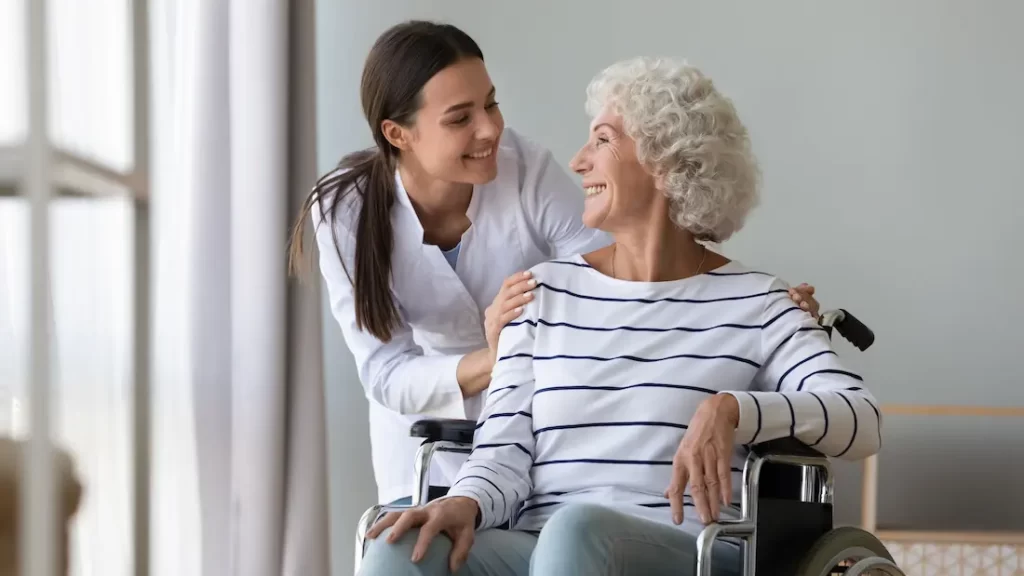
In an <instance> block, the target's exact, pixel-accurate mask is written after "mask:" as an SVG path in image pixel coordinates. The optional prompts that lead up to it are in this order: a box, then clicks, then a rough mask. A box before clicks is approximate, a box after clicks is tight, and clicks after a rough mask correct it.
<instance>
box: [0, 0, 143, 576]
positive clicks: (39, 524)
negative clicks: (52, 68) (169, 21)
mask: <svg viewBox="0 0 1024 576" xmlns="http://www.w3.org/2000/svg"><path fill="white" fill-rule="evenodd" d="M24 1H25V2H26V10H25V18H26V20H25V23H26V34H25V42H26V48H27V50H26V58H27V67H26V71H27V78H26V89H27V91H28V101H27V104H28V117H29V118H28V120H29V123H28V131H27V134H26V139H25V142H24V144H23V145H14V146H0V197H16V198H25V199H27V200H28V203H29V239H30V240H29V251H30V253H29V262H30V281H31V285H32V288H33V289H32V290H30V291H29V292H30V302H31V303H30V314H31V316H30V322H29V333H30V337H29V341H28V356H29V380H28V386H27V400H28V404H29V409H30V411H31V418H30V419H31V422H30V429H29V439H28V442H27V446H28V454H27V465H26V466H24V467H23V476H22V482H23V485H24V486H26V487H27V490H25V491H24V492H23V496H24V497H23V498H22V501H23V502H22V516H21V517H22V518H25V519H26V521H25V522H22V523H21V526H20V527H19V529H20V530H21V536H20V542H21V559H22V560H21V561H22V567H21V572H22V573H24V574H43V573H47V574H50V573H56V572H55V568H57V566H56V565H55V564H54V562H55V560H54V559H55V558H58V557H60V554H57V553H56V552H57V550H55V549H54V547H55V546H56V542H57V541H59V539H55V538H52V537H47V536H48V535H51V534H56V533H57V532H55V530H57V529H58V526H57V524H56V520H57V516H56V512H57V506H56V495H57V494H58V492H57V491H55V490H52V489H48V487H53V485H54V482H55V480H56V478H55V474H54V473H55V470H54V468H53V459H52V458H47V457H46V455H47V454H48V453H49V452H50V450H51V449H52V448H53V441H52V434H53V430H52V425H51V418H50V412H51V404H52V402H51V399H50V398H51V389H52V381H51V373H50V372H51V371H50V359H51V354H52V351H51V348H52V345H51V344H52V343H51V341H50V338H49V331H48V330H47V329H46V328H47V327H48V326H50V323H51V318H50V315H51V313H50V298H51V296H50V294H51V289H50V286H51V285H50V281H51V271H50V258H49V250H50V242H49V234H48V231H49V229H50V215H49V210H48V208H49V206H50V203H51V202H52V201H53V200H56V199H59V198H62V197H65V198H66V197H91V198H105V197H110V196H120V197H127V198H128V199H129V200H130V202H131V204H132V209H133V210H132V212H133V215H134V217H133V229H132V232H131V234H132V243H133V250H132V253H133V256H132V258H133V277H132V293H133V304H132V312H131V314H132V332H131V337H132V344H133V352H132V382H131V387H132V401H131V406H132V417H131V434H132V438H131V439H130V441H131V446H132V448H131V453H132V460H133V461H132V473H131V485H132V503H131V513H130V517H131V519H132V520H131V521H132V527H131V530H130V533H131V534H132V535H133V536H132V548H133V550H132V558H131V560H132V565H133V566H134V569H133V573H134V574H135V576H146V575H148V574H149V562H150V506H151V502H150V485H149V482H150V467H151V462H150V454H151V437H152V436H151V425H150V397H151V396H150V366H151V360H150V354H151V350H150V341H151V328H150V326H151V317H152V316H151V315H152V310H151V288H150V286H151V284H150V278H151V246H152V241H151V233H150V201H149V200H150V196H149V192H150V38H149V36H150V34H149V33H150V29H149V26H150V21H149V2H148V0H129V5H130V6H129V14H130V26H129V34H130V36H131V39H130V42H129V47H130V48H131V50H132V70H133V74H132V94H131V101H132V103H133V110H132V114H133V116H134V118H133V120H134V122H133V132H132V138H133V140H134V141H133V142H132V147H133V150H134V162H133V167H132V169H131V171H129V172H120V171H118V170H114V169H111V168H109V167H107V166H104V165H103V164H102V163H100V162H97V161H96V160H92V159H89V158H85V157H83V156H81V155H78V154H74V153H71V152H68V151H65V150H61V149H58V148H55V147H54V146H53V144H52V142H50V141H49V138H48V118H47V116H48V109H47V103H48V102H49V99H48V95H49V86H47V84H48V81H47V78H48V68H49V66H48V64H49V61H48V56H49V55H48V53H47V52H48V50H49V46H48V43H47V42H48V38H47V5H48V2H47V1H46V0H24Z"/></svg>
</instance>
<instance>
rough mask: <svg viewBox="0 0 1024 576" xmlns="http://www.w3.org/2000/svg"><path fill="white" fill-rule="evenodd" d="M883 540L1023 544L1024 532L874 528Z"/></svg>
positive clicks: (925, 542)
mask: <svg viewBox="0 0 1024 576" xmlns="http://www.w3.org/2000/svg"><path fill="white" fill-rule="evenodd" d="M875 536H878V539H879V540H881V541H883V542H909V543H915V544H916V543H921V544H1001V545H1006V546H1024V532H939V531H929V530H884V529H883V530H876V531H875Z"/></svg>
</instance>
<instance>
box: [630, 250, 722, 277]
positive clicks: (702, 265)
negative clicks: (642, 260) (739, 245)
mask: <svg viewBox="0 0 1024 576" xmlns="http://www.w3.org/2000/svg"><path fill="white" fill-rule="evenodd" d="M618 252H619V243H618V242H616V243H615V244H612V278H615V279H616V280H617V279H618V278H619V277H618V276H616V275H615V255H616V254H618ZM707 259H708V247H707V246H706V245H705V246H704V255H703V256H701V258H700V264H698V265H697V269H696V270H695V271H694V272H693V275H694V276H696V275H697V274H700V269H701V268H703V267H704V261H705V260H707Z"/></svg>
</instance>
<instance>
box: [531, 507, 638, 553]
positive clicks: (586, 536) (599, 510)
mask: <svg viewBox="0 0 1024 576" xmlns="http://www.w3.org/2000/svg"><path fill="white" fill-rule="evenodd" d="M617 518H621V516H619V515H617V514H616V513H615V511H613V510H611V509H609V508H607V507H605V506H600V505H597V504H569V505H567V506H564V507H562V508H561V509H560V510H558V511H557V512H555V513H554V514H552V515H551V518H550V519H549V520H548V521H547V523H546V524H545V525H544V529H543V530H541V533H540V539H539V540H538V541H537V547H538V548H541V547H544V548H547V547H550V548H554V549H564V550H566V552H567V553H569V555H572V553H571V552H569V551H575V552H580V553H585V552H593V551H594V550H595V549H597V548H598V547H599V546H600V541H601V539H602V534H603V533H604V532H605V531H606V530H605V529H606V528H609V527H612V526H614V525H615V522H616V519H617Z"/></svg>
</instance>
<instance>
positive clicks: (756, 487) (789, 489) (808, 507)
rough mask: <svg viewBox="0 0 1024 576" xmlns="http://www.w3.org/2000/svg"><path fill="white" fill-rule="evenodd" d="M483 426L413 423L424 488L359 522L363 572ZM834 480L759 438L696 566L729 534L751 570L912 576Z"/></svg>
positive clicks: (701, 542) (783, 445) (831, 321)
mask: <svg viewBox="0 0 1024 576" xmlns="http://www.w3.org/2000/svg"><path fill="white" fill-rule="evenodd" d="M819 322H820V324H821V326H822V327H823V328H824V329H825V330H826V332H827V333H828V335H829V337H831V336H832V332H833V330H835V331H837V332H839V333H840V334H841V335H842V336H843V337H844V338H846V339H847V340H848V341H850V343H852V344H853V345H854V346H855V347H857V348H858V349H860V350H861V351H863V350H866V349H867V348H868V347H869V346H871V344H873V343H874V334H873V333H872V332H871V330H870V329H869V328H868V327H867V326H865V325H864V324H863V323H861V322H860V321H859V320H857V319H856V318H855V317H854V316H853V315H852V314H850V313H849V312H847V311H845V310H842V309H839V310H832V311H829V312H826V313H824V314H822V315H821V318H820V321H819ZM475 429H476V422H475V421H473V420H444V419H427V420H419V421H417V422H416V423H414V424H413V425H412V429H411V431H410V434H411V436H413V437H416V438H422V439H423V442H422V444H421V445H420V448H419V450H418V451H417V453H416V462H415V468H414V470H415V476H416V481H415V482H416V483H415V484H414V486H418V487H419V489H418V491H417V492H416V493H415V494H413V495H412V504H411V505H409V506H391V505H380V504H379V505H375V506H372V507H370V508H369V509H368V510H367V511H366V512H365V513H364V514H363V516H362V517H361V518H360V520H359V524H358V525H357V527H356V550H355V552H356V554H355V573H356V574H358V572H359V568H360V564H361V561H362V557H363V553H364V550H365V548H364V543H365V536H366V533H367V531H368V530H369V529H370V527H371V526H372V525H373V524H374V522H376V520H377V519H378V518H379V517H380V515H381V514H383V513H385V512H398V511H402V510H407V509H409V508H415V507H418V506H420V505H423V504H426V503H427V502H428V501H429V500H430V499H431V498H432V496H431V495H432V493H436V492H437V491H438V488H437V487H432V486H430V484H429V470H430V462H431V459H432V458H433V456H434V454H435V453H437V452H454V453H460V454H469V452H470V451H471V449H472V446H473V432H474V430H475ZM833 486H834V481H833V475H832V469H831V465H830V462H829V460H828V458H827V457H826V456H824V455H822V454H821V453H819V452H817V451H816V450H814V449H812V448H809V447H807V446H806V445H804V444H802V443H801V442H799V441H797V440H795V439H793V438H783V439H779V440H772V441H769V442H765V443H762V444H757V445H754V446H751V447H750V453H749V454H748V456H747V460H746V463H745V465H744V467H743V481H742V489H741V490H742V495H741V502H740V510H739V512H740V515H739V520H735V521H721V522H717V523H711V524H708V525H707V526H705V528H704V530H703V531H702V532H701V533H700V535H699V536H698V538H697V563H696V566H695V567H694V568H695V571H694V574H696V575H697V576H711V575H712V564H711V549H712V546H713V545H714V543H715V541H716V540H718V539H720V538H721V539H730V540H732V541H738V543H739V544H740V545H741V551H742V554H741V560H740V562H741V570H740V573H741V574H743V576H757V575H761V576H830V575H834V574H842V575H845V576H867V575H882V576H905V573H904V572H903V571H902V570H900V568H899V567H898V566H897V565H896V564H895V562H894V560H893V557H892V555H891V554H890V553H889V551H888V550H886V548H885V545H884V544H882V542H881V541H880V540H879V539H878V538H877V537H875V535H874V534H871V533H870V532H867V531H865V530H861V529H859V528H854V527H847V526H843V527H836V526H834V524H833V519H832V509H833V508H832V503H833ZM510 527H511V522H510Z"/></svg>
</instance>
